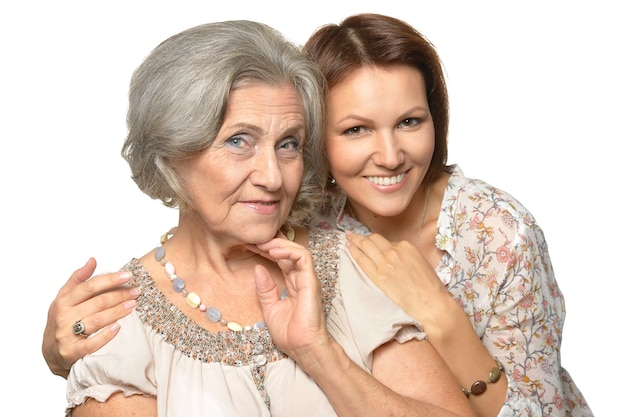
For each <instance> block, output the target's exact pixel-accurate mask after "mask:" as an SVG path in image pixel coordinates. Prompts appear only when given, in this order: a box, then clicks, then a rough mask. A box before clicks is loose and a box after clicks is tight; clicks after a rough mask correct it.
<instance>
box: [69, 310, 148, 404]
mask: <svg viewBox="0 0 626 417" xmlns="http://www.w3.org/2000/svg"><path fill="white" fill-rule="evenodd" d="M119 323H120V325H121V328H120V331H119V333H118V334H117V335H116V336H115V337H114V338H113V340H111V341H110V342H108V343H107V344H106V345H104V346H103V347H102V348H100V349H99V350H97V351H96V352H94V353H92V354H89V355H87V356H85V357H84V358H82V359H79V360H78V361H77V362H75V363H74V364H73V365H72V368H71V370H70V373H69V376H68V378H67V391H66V395H67V408H68V410H70V409H71V408H74V407H76V406H77V405H80V404H82V403H83V402H85V400H86V399H88V398H94V399H96V400H97V401H100V402H104V401H106V400H107V399H108V398H109V397H110V396H111V395H112V394H113V393H116V392H122V393H123V394H124V395H125V396H130V395H134V394H144V395H156V384H155V378H154V365H153V364H154V358H153V353H152V351H151V349H150V347H149V344H148V343H147V339H146V337H147V336H146V330H145V327H144V326H143V325H142V323H141V321H140V319H139V317H138V315H137V313H136V312H135V311H133V312H132V313H131V314H129V315H128V316H126V317H124V318H122V319H120V320H119Z"/></svg>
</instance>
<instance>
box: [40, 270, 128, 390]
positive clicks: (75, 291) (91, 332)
mask: <svg viewBox="0 0 626 417" xmlns="http://www.w3.org/2000/svg"><path fill="white" fill-rule="evenodd" d="M95 269H96V260H95V259H94V258H90V259H89V260H88V261H87V263H86V264H85V265H84V266H83V267H82V268H79V269H77V270H76V271H74V273H73V274H72V276H71V277H70V278H69V280H68V281H67V282H66V283H65V285H63V287H61V289H60V290H59V292H58V294H57V296H56V298H55V299H54V300H53V301H52V303H51V304H50V308H49V310H48V322H47V323H46V328H45V329H44V334H43V343H42V349H41V350H42V353H43V356H44V358H45V360H46V363H47V364H48V367H49V368H50V370H51V371H52V373H54V374H55V375H60V376H62V377H64V378H66V377H67V375H68V373H69V369H70V367H71V366H72V364H73V363H74V362H75V361H76V360H78V359H80V358H81V357H83V356H85V355H86V354H88V353H91V352H94V351H96V350H97V349H99V348H100V347H102V346H103V345H104V344H106V343H107V342H108V341H110V340H111V339H112V338H113V337H114V336H115V335H116V334H117V332H118V331H119V325H118V324H117V323H115V322H116V320H118V319H120V318H122V317H124V316H126V315H127V314H129V313H130V312H131V311H132V310H133V309H134V307H135V299H136V298H137V297H138V296H139V293H140V291H139V289H138V288H134V287H128V286H123V284H125V283H126V282H128V280H130V277H131V276H130V273H128V272H114V273H109V274H103V275H97V276H95V277H92V278H90V277H91V275H92V274H93V272H94V271H95ZM78 321H80V322H82V324H83V325H84V331H83V333H82V334H75V333H74V324H75V323H76V322H78ZM107 326H108V327H107ZM105 327H107V328H105ZM100 330H102V331H100Z"/></svg>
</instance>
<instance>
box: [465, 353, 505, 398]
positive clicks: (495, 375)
mask: <svg viewBox="0 0 626 417" xmlns="http://www.w3.org/2000/svg"><path fill="white" fill-rule="evenodd" d="M494 360H495V361H496V366H495V367H494V368H491V371H489V378H487V382H488V383H490V384H495V383H496V382H498V380H499V379H500V375H501V374H502V372H504V366H502V364H501V363H500V361H499V360H497V359H494ZM487 382H485V381H480V380H479V381H476V382H474V383H473V384H472V386H471V387H470V389H469V390H467V389H465V388H461V391H463V394H465V396H466V397H467V398H469V396H470V394H474V395H480V394H482V393H483V392H485V391H487Z"/></svg>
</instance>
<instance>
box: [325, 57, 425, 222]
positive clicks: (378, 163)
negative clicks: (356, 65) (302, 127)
mask: <svg viewBox="0 0 626 417" xmlns="http://www.w3.org/2000/svg"><path fill="white" fill-rule="evenodd" d="M326 148H327V151H328V158H329V162H330V167H331V168H330V171H331V174H332V176H333V177H334V179H335V180H336V181H337V185H338V186H339V187H341V189H343V190H344V191H345V192H346V194H347V195H348V199H349V201H350V205H351V208H352V210H353V212H354V214H355V215H356V216H357V218H359V219H361V218H364V217H367V216H368V215H371V214H374V215H377V216H385V217H388V216H396V215H398V214H401V213H402V212H404V211H405V210H406V209H407V208H408V207H409V205H410V204H411V203H412V202H413V201H414V196H416V191H417V189H418V188H419V186H420V185H421V183H422V180H423V179H424V176H425V175H426V172H427V171H428V167H429V166H430V161H431V159H432V156H433V152H434V149H435V127H434V124H433V120H432V117H431V114H430V109H429V106H428V100H427V98H426V86H425V82H424V77H423V76H422V74H421V73H420V72H419V71H418V70H416V69H415V68H413V67H411V66H408V65H397V66H392V67H362V68H360V69H358V70H356V71H354V72H353V73H352V74H350V75H349V76H348V77H347V78H346V79H345V80H343V81H342V82H341V83H339V84H337V85H336V86H334V87H333V88H332V89H331V90H330V92H329V96H328V129H327V132H326Z"/></svg>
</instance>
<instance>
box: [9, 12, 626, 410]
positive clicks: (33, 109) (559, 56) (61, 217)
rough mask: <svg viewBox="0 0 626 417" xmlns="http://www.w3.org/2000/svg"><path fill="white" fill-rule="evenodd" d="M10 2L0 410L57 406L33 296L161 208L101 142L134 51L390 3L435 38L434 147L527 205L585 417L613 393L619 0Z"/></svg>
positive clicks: (124, 255)
mask: <svg viewBox="0 0 626 417" xmlns="http://www.w3.org/2000/svg"><path fill="white" fill-rule="evenodd" d="M11 3H13V5H12V6H6V4H7V3H3V5H2V6H0V7H1V9H2V10H1V11H0V46H1V48H0V54H1V55H0V56H1V57H2V58H1V63H0V75H1V76H0V83H1V85H0V106H1V109H0V110H1V112H0V121H1V122H2V123H1V125H0V126H1V130H0V132H1V135H2V144H1V145H0V152H1V163H0V174H1V175H0V178H1V181H2V187H1V190H2V204H1V208H0V210H1V212H0V213H1V215H0V219H1V222H2V229H1V230H2V240H3V242H2V251H1V253H2V256H1V258H0V259H1V261H2V264H3V265H4V267H2V270H3V273H2V278H3V281H4V283H5V284H4V285H3V287H4V294H5V295H4V297H3V300H2V303H0V317H2V318H3V331H2V333H1V334H2V336H1V338H2V343H1V345H2V346H1V347H0V352H1V353H2V363H3V368H2V379H3V380H4V386H5V387H8V389H7V388H4V389H3V390H2V391H0V399H1V400H2V401H1V402H0V404H1V405H0V407H2V408H3V409H7V410H8V409H9V407H10V408H11V409H13V407H16V408H17V409H18V410H19V409H20V408H24V409H25V411H26V413H27V414H29V415H37V416H55V415H56V416H61V415H62V414H63V409H64V405H65V398H64V397H65V384H64V380H62V379H61V378H59V377H57V376H53V375H52V374H51V373H50V372H49V371H48V369H47V367H46V365H45V362H44V360H43V358H42V356H41V353H40V345H41V336H42V331H43V328H44V324H45V320H46V314H47V308H48V306H49V303H50V301H51V300H52V299H53V298H54V296H55V295H56V292H57V290H58V288H59V287H60V286H61V285H62V284H63V283H64V282H65V281H66V279H67V278H68V277H69V275H70V273H71V272H72V271H73V270H74V269H76V268H77V267H79V266H80V265H82V264H83V263H84V262H85V261H86V260H87V259H88V257H89V256H95V257H96V258H97V259H98V262H99V267H98V271H99V272H105V271H110V270H116V269H118V268H119V267H120V266H122V265H123V263H125V262H126V261H127V260H129V259H130V257H132V256H140V255H142V254H144V253H145V252H146V251H148V250H150V249H151V248H152V247H153V246H154V245H156V244H157V242H158V238H159V236H160V235H161V234H162V233H163V232H165V231H166V230H167V229H168V228H169V227H170V226H172V225H174V224H175V222H176V219H177V213H176V212H175V211H173V210H170V209H166V208H165V207H162V206H161V205H160V204H159V203H158V202H156V201H152V200H150V199H149V198H148V197H146V196H144V195H143V194H142V193H141V192H140V191H139V190H138V189H137V188H136V186H135V184H134V183H133V182H132V181H131V180H130V178H129V172H128V168H127V166H126V165H125V162H124V161H123V160H122V158H121V157H120V156H119V151H120V148H121V145H122V142H123V140H124V136H125V129H126V128H125V112H126V93H127V87H128V82H129V79H130V76H131V72H132V71H133V70H134V68H135V67H137V65H139V63H140V61H141V60H142V59H143V58H144V57H145V56H146V55H147V54H148V53H149V52H150V50H151V49H152V48H153V47H155V46H156V45H157V44H158V43H159V42H161V41H162V40H164V39H165V38H166V37H169V36H170V35H173V34H174V33H177V32H179V31H181V30H184V29H186V28H189V27H191V26H195V25H197V24H201V23H205V22H209V21H215V20H224V19H252V20H259V21H262V22H265V23H269V24H270V25H272V26H274V27H276V28H277V29H279V30H281V31H282V32H283V33H285V34H286V35H287V37H289V38H290V39H292V40H293V41H295V42H297V43H303V42H304V41H305V40H306V39H307V37H308V35H310V33H311V32H312V31H313V30H314V29H315V28H316V27H318V26H319V25H321V24H323V23H327V22H338V21H339V20H340V19H342V18H344V17H346V16H348V15H350V14H354V13H357V12H368V11H370V12H380V13H385V14H390V15H392V16H395V17H398V18H402V19H404V20H406V21H408V22H409V23H411V24H412V25H414V26H415V27H416V28H418V29H419V30H421V31H422V32H423V33H424V34H425V35H426V36H427V37H428V38H429V39H430V40H431V41H432V42H433V43H434V44H435V45H436V47H437V49H438V51H439V53H440V55H441V57H442V59H443V62H444V65H445V67H446V72H447V77H448V83H449V89H450V100H451V115H452V122H451V130H450V158H449V162H450V163H458V164H460V165H461V167H462V168H463V170H464V172H465V174H466V175H467V176H470V177H476V178H481V179H483V180H486V181H488V182H490V183H491V184H493V185H495V186H498V187H500V188H502V189H504V190H506V191H508V192H510V193H511V194H513V195H514V196H515V197H517V198H518V199H520V200H521V201H522V202H523V203H524V205H525V206H527V208H528V209H530V211H531V212H532V213H533V214H534V215H535V217H536V218H537V219H538V221H539V224H540V225H541V226H542V228H543V230H544V232H545V234H546V237H547V239H548V243H549V245H550V251H551V255H552V261H553V264H554V268H555V270H556V273H557V279H558V282H559V284H560V286H561V289H562V291H563V293H564V294H565V298H566V303H567V309H568V311H567V320H566V325H565V331H564V342H563V345H562V359H563V364H564V366H565V367H566V368H567V369H568V370H569V371H570V372H571V374H572V376H573V377H574V379H575V381H576V382H577V384H578V385H579V386H580V387H581V389H582V391H583V393H584V394H585V396H586V397H587V400H588V401H589V403H590V404H591V406H592V409H593V410H594V411H595V414H596V415H597V416H602V415H611V410H615V407H617V406H618V405H617V404H620V403H621V402H623V400H622V399H621V398H622V396H623V389H622V386H621V385H618V384H615V383H612V382H610V381H614V380H615V379H622V378H623V375H624V372H625V371H626V369H625V368H624V365H623V360H624V358H623V352H624V349H623V345H622V344H621V342H620V340H621V339H622V338H621V337H620V334H621V333H622V332H621V328H622V322H621V320H620V318H619V317H620V316H621V315H618V306H619V305H620V304H622V303H624V302H625V300H624V298H623V293H624V290H625V289H626V288H625V284H624V281H625V278H626V274H625V272H624V268H623V266H621V267H620V265H623V264H621V261H620V259H622V260H623V258H622V256H623V255H622V254H621V245H618V239H619V241H622V240H623V236H624V233H625V232H626V230H625V227H624V223H625V219H624V216H623V214H622V211H623V203H622V201H623V179H624V174H623V173H622V171H621V169H620V166H621V164H622V163H624V151H623V142H624V139H626V134H625V130H624V122H625V116H624V114H625V110H626V108H625V105H624V100H625V97H626V88H625V82H624V74H626V67H625V64H624V62H623V55H624V41H625V40H626V30H625V29H624V22H623V16H624V14H623V12H621V11H620V10H619V6H618V4H619V2H612V1H610V0H607V1H602V0H600V1H594V2H591V1H587V2H569V1H568V2H565V1H563V2H555V1H552V2H550V1H526V2H506V4H504V3H505V2H497V1H478V0H477V1H472V2H465V1H457V2H445V1H441V2H435V1H419V0H411V1H390V0H386V1H378V2H371V1H364V0H361V1H349V2H339V1H334V2H332V3H331V4H330V5H324V6H322V4H323V2H313V3H311V5H312V6H313V7H309V8H307V4H306V3H302V2H296V1H290V2H285V3H284V4H281V3H280V2H274V3H273V2H272V1H267V0H266V1H253V2H246V1H234V2H230V1H228V2H210V1H202V2H196V3H194V2H189V1H170V2H164V1H125V2H121V1H120V2H119V3H116V2H101V4H97V3H98V2H83V1H64V2H54V1H50V2H48V1H38V2H32V1H31V2H29V1H22V2H19V3H18V2H11ZM500 3H503V4H500ZM116 4H117V5H116ZM217 5H219V6H217ZM218 8H219V9H222V10H221V11H218ZM618 180H619V182H618ZM619 312H621V311H619ZM76 319H80V317H77V318H76ZM618 326H619V327H618ZM468 360H471V358H468ZM189 383H190V384H191V383H193V381H189ZM616 400H617V401H616ZM614 402H615V403H617V404H614ZM7 413H8V412H7V411H5V410H2V411H0V414H3V415H7ZM20 414H22V413H20ZM24 414H25V413H24Z"/></svg>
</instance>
